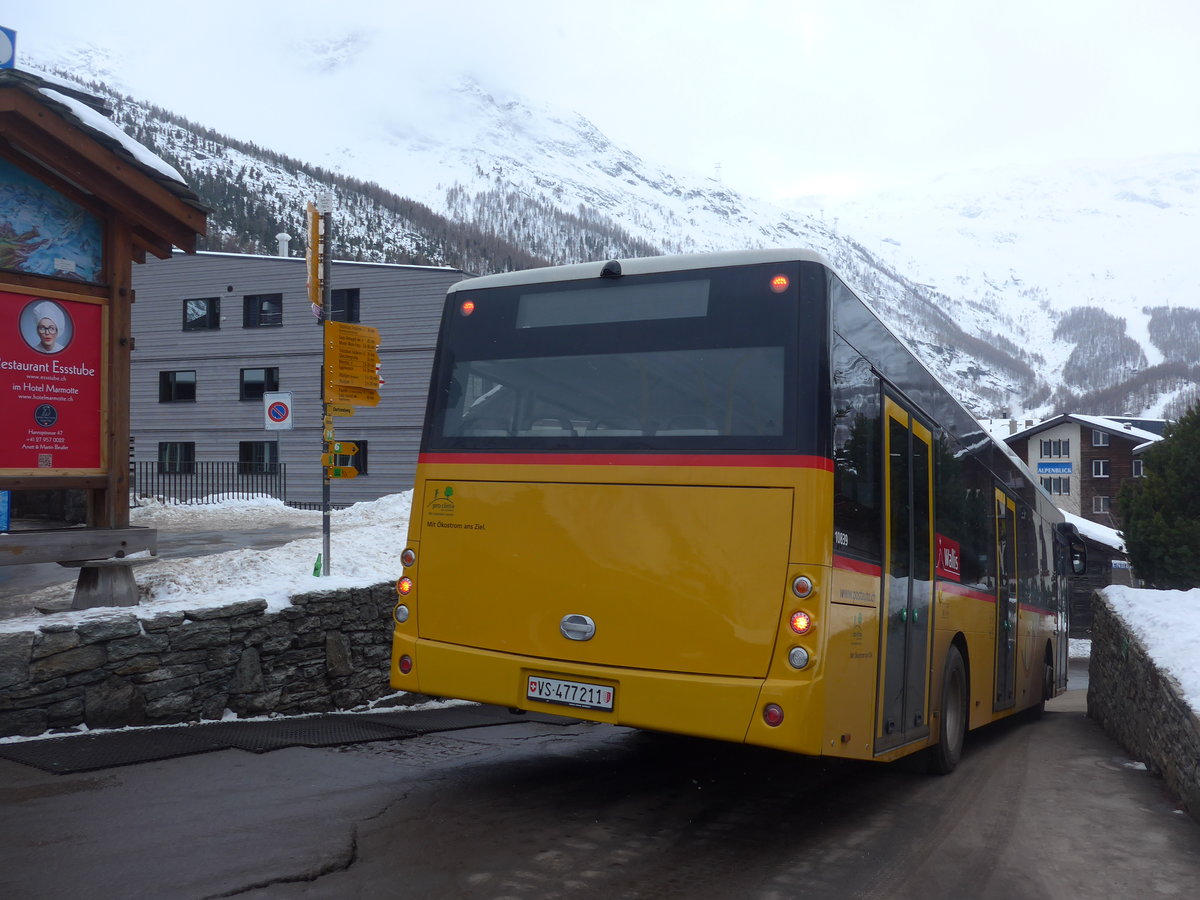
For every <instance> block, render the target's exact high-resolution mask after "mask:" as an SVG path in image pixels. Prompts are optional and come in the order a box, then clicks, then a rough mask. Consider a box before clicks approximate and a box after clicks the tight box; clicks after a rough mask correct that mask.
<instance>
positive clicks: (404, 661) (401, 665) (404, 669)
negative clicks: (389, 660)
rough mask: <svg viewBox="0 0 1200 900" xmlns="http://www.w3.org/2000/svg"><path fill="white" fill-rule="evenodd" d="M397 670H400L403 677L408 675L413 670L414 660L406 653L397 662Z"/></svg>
mask: <svg viewBox="0 0 1200 900" xmlns="http://www.w3.org/2000/svg"><path fill="white" fill-rule="evenodd" d="M396 668H397V669H399V670H400V674H401V675H407V674H408V673H409V672H411V671H412V670H413V658H412V657H411V656H409V655H408V654H407V653H405V654H404V655H403V656H402V657H400V659H399V660H397V662H396Z"/></svg>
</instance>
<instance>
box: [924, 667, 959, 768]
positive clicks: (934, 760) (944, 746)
mask: <svg viewBox="0 0 1200 900" xmlns="http://www.w3.org/2000/svg"><path fill="white" fill-rule="evenodd" d="M966 736H967V669H966V666H964V665H963V658H962V654H961V653H960V652H959V650H958V648H957V647H954V646H951V648H950V651H949V652H948V653H947V654H946V666H945V668H944V669H943V670H942V714H941V715H940V716H939V717H938V742H937V744H936V745H934V746H933V747H932V748H931V750H930V755H929V771H930V772H932V773H933V774H935V775H947V774H949V773H950V772H953V771H954V767H955V766H957V765H958V760H959V758H960V757H961V756H962V748H963V741H964V740H965V739H966Z"/></svg>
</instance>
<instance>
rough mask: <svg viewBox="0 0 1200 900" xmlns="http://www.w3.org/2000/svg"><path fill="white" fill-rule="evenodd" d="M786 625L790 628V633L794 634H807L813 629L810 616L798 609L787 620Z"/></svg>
mask: <svg viewBox="0 0 1200 900" xmlns="http://www.w3.org/2000/svg"><path fill="white" fill-rule="evenodd" d="M788 625H790V626H791V628H792V631H794V632H796V634H808V633H809V632H810V631H812V628H813V620H812V616H810V615H809V614H808V613H806V612H805V611H804V610H802V609H798V610H796V611H795V612H794V613H792V616H791V618H790V619H788Z"/></svg>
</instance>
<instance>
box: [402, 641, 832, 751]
mask: <svg viewBox="0 0 1200 900" xmlns="http://www.w3.org/2000/svg"><path fill="white" fill-rule="evenodd" d="M405 655H407V656H408V657H409V658H411V659H412V669H411V671H410V672H409V673H408V674H403V673H401V671H400V669H399V667H398V664H397V663H398V660H399V659H400V658H401V657H402V656H405ZM538 676H540V677H544V678H551V679H560V680H566V681H572V682H579V683H583V684H590V685H603V686H608V687H611V688H612V689H613V691H614V698H613V708H612V710H611V711H608V710H603V709H585V708H575V707H573V706H569V705H563V704H561V703H550V702H545V701H541V700H535V699H531V698H530V697H528V696H527V686H528V684H529V680H530V678H531V677H538ZM391 685H392V687H393V688H395V689H397V690H404V691H413V692H416V693H421V694H429V695H431V696H435V697H451V698H455V699H460V700H473V701H476V702H479V703H490V704H494V705H496V706H504V707H508V708H511V709H524V710H528V711H530V712H542V713H549V714H553V715H561V716H567V717H571V718H576V719H582V720H585V721H591V722H605V723H609V724H613V725H625V726H629V727H632V728H644V729H648V730H653V731H667V732H674V733H678V734H687V735H692V736H694V737H703V738H712V739H715V740H723V741H732V742H735V743H753V744H760V745H763V746H769V747H776V748H778V749H783V750H790V751H792V752H799V753H807V754H819V753H820V752H821V751H820V741H819V738H817V737H816V735H814V734H811V733H807V732H809V731H810V728H811V726H812V724H813V723H812V722H811V720H809V721H805V720H806V719H807V718H808V717H806V716H803V715H800V716H797V717H796V718H794V719H793V720H792V721H790V722H787V723H786V727H780V728H768V727H767V726H765V725H764V724H763V722H762V717H761V707H762V706H763V705H765V704H766V703H768V702H772V701H774V700H778V699H784V698H783V697H780V696H779V692H778V690H776V689H772V681H771V680H764V679H759V678H734V677H726V676H714V675H694V674H680V673H675V672H659V671H645V670H640V669H617V668H613V667H600V666H592V665H587V664H583V663H571V662H564V661H561V660H545V659H539V658H535V657H526V656H520V655H517V654H510V653H499V652H496V651H490V650H479V649H475V648H471V647H462V646H458V645H453V644H445V643H440V642H437V641H429V640H419V639H414V638H412V637H411V636H409V635H401V634H396V635H395V643H394V652H393V654H392V669H391ZM793 699H799V698H796V697H793ZM784 702H785V704H786V699H784ZM803 705H804V704H803V703H799V704H791V708H792V709H793V711H796V712H799V708H800V707H802V706H803ZM785 708H786V707H785Z"/></svg>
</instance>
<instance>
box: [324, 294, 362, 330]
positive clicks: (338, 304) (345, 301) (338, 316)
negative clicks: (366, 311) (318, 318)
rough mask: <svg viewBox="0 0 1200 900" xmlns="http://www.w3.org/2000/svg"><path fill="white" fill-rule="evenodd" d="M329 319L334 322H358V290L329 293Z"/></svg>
mask: <svg viewBox="0 0 1200 900" xmlns="http://www.w3.org/2000/svg"><path fill="white" fill-rule="evenodd" d="M329 318H330V320H332V321H334V322H357V321H358V288H342V289H340V290H333V291H330V292H329Z"/></svg>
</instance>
